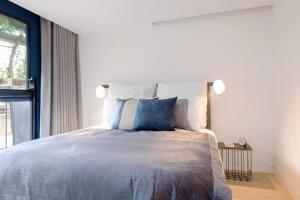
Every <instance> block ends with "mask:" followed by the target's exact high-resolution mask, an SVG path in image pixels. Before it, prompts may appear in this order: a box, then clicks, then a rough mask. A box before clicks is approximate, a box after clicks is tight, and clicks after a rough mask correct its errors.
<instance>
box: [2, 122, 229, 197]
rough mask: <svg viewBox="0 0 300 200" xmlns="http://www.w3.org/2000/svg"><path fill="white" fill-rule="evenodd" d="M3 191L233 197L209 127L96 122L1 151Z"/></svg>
mask: <svg viewBox="0 0 300 200" xmlns="http://www.w3.org/2000/svg"><path fill="white" fill-rule="evenodd" d="M0 159H1V162H0V199H3V200H18V199H20V200H29V199H30V200H40V199H47V200H65V199H66V200H67V199H70V200H95V199H97V200H98V199H99V200H101V199H103V200H110V199H117V200H118V199H120V200H123V199H136V200H140V199H146V200H147V199H174V200H175V199H180V200H181V199H183V200H186V199H191V200H192V199H195V200H196V199H200V200H202V199H203V200H206V199H215V200H230V199H232V197H231V191H230V189H229V188H228V187H227V186H226V184H225V181H224V174H223V169H222V163H221V159H220V156H219V152H218V148H217V142H216V136H215V134H214V133H213V132H212V131H210V130H208V129H202V130H199V131H197V132H196V131H187V130H182V129H176V130H175V131H125V130H105V129H102V128H100V127H91V128H88V129H84V130H79V131H74V132H70V133H65V134H62V135H58V136H52V137H48V138H45V139H40V140H34V141H30V142H26V143H23V144H20V145H16V146H14V147H12V148H9V149H6V150H3V151H0Z"/></svg>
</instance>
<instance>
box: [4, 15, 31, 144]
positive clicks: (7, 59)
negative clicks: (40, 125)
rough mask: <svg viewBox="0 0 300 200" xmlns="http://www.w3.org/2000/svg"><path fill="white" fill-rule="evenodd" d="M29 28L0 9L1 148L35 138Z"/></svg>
mask: <svg viewBox="0 0 300 200" xmlns="http://www.w3.org/2000/svg"><path fill="white" fill-rule="evenodd" d="M28 32H29V31H28V25H27V23H25V22H22V21H21V20H18V19H16V18H13V17H10V16H8V15H6V14H4V13H0V149H4V148H7V147H10V146H13V145H15V144H19V143H22V142H25V141H29V140H32V139H33V138H34V135H33V127H34V120H33V118H34V103H33V102H34V94H35V90H34V84H33V80H32V79H29V78H30V77H31V73H30V70H29V69H30V68H29V64H28V63H29V62H28V61H29V58H28V53H29V47H28V46H29V45H28V44H29V42H28Z"/></svg>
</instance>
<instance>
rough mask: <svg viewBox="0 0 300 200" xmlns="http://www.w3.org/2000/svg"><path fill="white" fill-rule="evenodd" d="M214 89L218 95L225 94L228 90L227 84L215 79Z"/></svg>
mask: <svg viewBox="0 0 300 200" xmlns="http://www.w3.org/2000/svg"><path fill="white" fill-rule="evenodd" d="M213 88H214V91H215V93H216V94H217V95H220V94H223V92H224V91H225V90H226V86H225V84H224V82H223V81H222V80H215V81H214V83H213Z"/></svg>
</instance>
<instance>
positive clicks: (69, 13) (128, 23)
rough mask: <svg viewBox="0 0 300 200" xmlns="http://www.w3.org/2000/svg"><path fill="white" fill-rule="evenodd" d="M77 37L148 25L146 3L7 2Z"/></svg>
mask: <svg viewBox="0 0 300 200" xmlns="http://www.w3.org/2000/svg"><path fill="white" fill-rule="evenodd" d="M10 1H11V2H14V3H16V4H18V5H20V6H22V7H24V8H26V9H28V10H30V11H32V12H34V13H36V14H38V15H40V16H42V17H44V18H47V19H49V20H51V21H53V22H55V23H57V24H59V25H61V26H63V27H66V28H68V29H69V30H71V31H73V32H75V33H78V34H92V33H95V32H103V31H104V30H111V29H116V30H118V29H123V28H128V27H132V26H138V25H142V24H145V23H147V22H149V20H148V19H147V15H145V12H146V1H147V0H42V1H41V0H26V1H25V0H10Z"/></svg>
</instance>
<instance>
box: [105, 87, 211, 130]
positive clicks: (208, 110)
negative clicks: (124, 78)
mask: <svg viewBox="0 0 300 200" xmlns="http://www.w3.org/2000/svg"><path fill="white" fill-rule="evenodd" d="M102 86H103V87H104V88H106V89H108V88H109V85H102ZM212 86H213V82H208V83H207V124H206V128H207V129H211V100H210V93H211V87H212Z"/></svg>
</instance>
